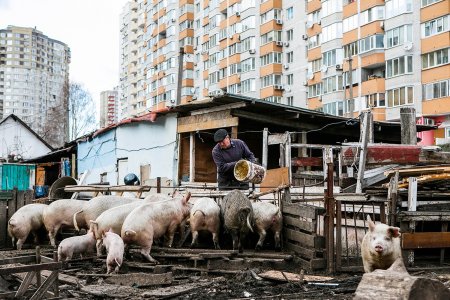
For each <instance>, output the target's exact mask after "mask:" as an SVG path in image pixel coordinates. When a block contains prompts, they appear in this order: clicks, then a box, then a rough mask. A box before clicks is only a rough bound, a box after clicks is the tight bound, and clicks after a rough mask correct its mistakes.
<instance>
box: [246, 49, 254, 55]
mask: <svg viewBox="0 0 450 300" xmlns="http://www.w3.org/2000/svg"><path fill="white" fill-rule="evenodd" d="M248 53H250V54H255V53H256V49H250V50H248Z"/></svg>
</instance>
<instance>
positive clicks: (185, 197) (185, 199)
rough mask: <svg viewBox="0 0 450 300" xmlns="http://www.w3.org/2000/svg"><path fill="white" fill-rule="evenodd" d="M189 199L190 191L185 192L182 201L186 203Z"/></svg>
mask: <svg viewBox="0 0 450 300" xmlns="http://www.w3.org/2000/svg"><path fill="white" fill-rule="evenodd" d="M189 199H191V192H187V193H186V195H185V196H184V198H183V203H187V202H188V201H189Z"/></svg>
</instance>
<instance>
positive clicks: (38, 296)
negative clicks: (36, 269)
mask: <svg viewBox="0 0 450 300" xmlns="http://www.w3.org/2000/svg"><path fill="white" fill-rule="evenodd" d="M55 280H58V271H53V272H52V273H51V275H50V276H49V277H47V279H46V280H45V281H44V283H43V284H42V285H41V286H39V287H38V289H37V290H36V292H35V293H34V294H33V296H31V298H30V300H38V299H42V298H43V297H44V295H45V294H46V293H47V290H48V288H49V287H50V285H52V284H53V283H54V282H55Z"/></svg>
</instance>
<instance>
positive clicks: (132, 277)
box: [105, 272, 173, 286]
mask: <svg viewBox="0 0 450 300" xmlns="http://www.w3.org/2000/svg"><path fill="white" fill-rule="evenodd" d="M172 281H173V276H172V272H167V273H162V274H148V273H129V274H120V275H114V276H111V277H108V278H106V279H105V282H107V283H112V284H119V285H129V286H131V285H133V286H152V285H163V284H171V283H172Z"/></svg>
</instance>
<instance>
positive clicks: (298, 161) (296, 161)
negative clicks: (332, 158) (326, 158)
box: [291, 157, 322, 167]
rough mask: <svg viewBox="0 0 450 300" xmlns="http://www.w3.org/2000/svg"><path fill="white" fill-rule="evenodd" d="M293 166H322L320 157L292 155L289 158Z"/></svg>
mask: <svg viewBox="0 0 450 300" xmlns="http://www.w3.org/2000/svg"><path fill="white" fill-rule="evenodd" d="M291 166H293V167H319V166H322V157H294V158H292V160H291Z"/></svg>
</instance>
